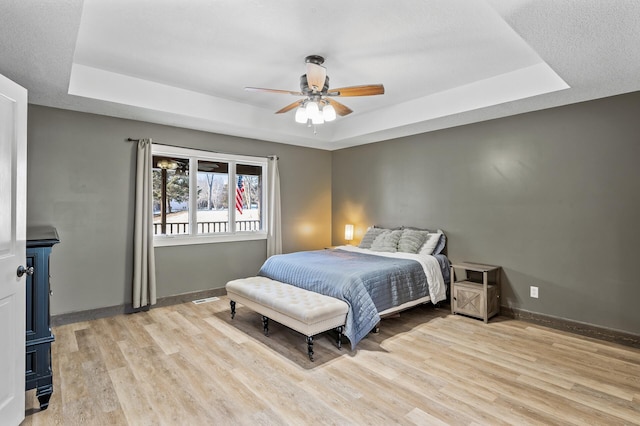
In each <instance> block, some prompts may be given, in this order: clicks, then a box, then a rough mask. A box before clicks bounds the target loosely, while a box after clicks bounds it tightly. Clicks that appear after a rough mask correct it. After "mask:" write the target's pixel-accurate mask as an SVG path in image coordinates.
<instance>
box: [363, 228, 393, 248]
mask: <svg viewBox="0 0 640 426" xmlns="http://www.w3.org/2000/svg"><path fill="white" fill-rule="evenodd" d="M384 231H388V230H387V229H384V228H376V227H375V226H372V227H371V228H369V229H367V232H366V233H365V234H364V237H362V241H360V245H358V247H360V248H363V249H370V248H371V244H373V240H375V239H376V237H377V236H378V235H380V234H382V233H383V232H384Z"/></svg>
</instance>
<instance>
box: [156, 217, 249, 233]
mask: <svg viewBox="0 0 640 426" xmlns="http://www.w3.org/2000/svg"><path fill="white" fill-rule="evenodd" d="M236 224H237V228H238V229H237V230H238V231H259V230H260V220H239V221H237V222H236ZM166 225H167V227H166V229H167V234H166V235H174V234H188V233H189V222H171V223H167V224H166ZM196 226H197V229H198V234H214V233H219V232H229V231H228V229H229V223H228V222H198V223H197V224H196ZM161 233H162V224H161V223H154V224H153V235H161Z"/></svg>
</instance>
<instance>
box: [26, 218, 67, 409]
mask: <svg viewBox="0 0 640 426" xmlns="http://www.w3.org/2000/svg"><path fill="white" fill-rule="evenodd" d="M59 242H60V239H59V238H58V233H57V231H56V229H55V228H51V227H33V228H28V229H27V270H29V271H31V269H30V268H31V267H33V270H32V271H33V273H31V272H28V273H27V279H26V286H27V288H26V291H27V327H26V329H27V330H26V331H27V335H26V340H27V345H26V365H25V367H26V386H25V390H30V389H36V396H37V397H38V401H40V409H41V410H44V409H46V408H47V407H48V406H49V399H50V398H51V394H52V393H53V374H52V371H51V343H52V342H53V341H54V339H55V338H54V336H53V333H52V332H51V326H50V321H49V318H50V316H49V295H50V289H49V255H50V254H51V249H52V248H53V246H54V245H55V244H57V243H59Z"/></svg>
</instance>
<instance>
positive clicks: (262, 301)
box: [226, 277, 349, 359]
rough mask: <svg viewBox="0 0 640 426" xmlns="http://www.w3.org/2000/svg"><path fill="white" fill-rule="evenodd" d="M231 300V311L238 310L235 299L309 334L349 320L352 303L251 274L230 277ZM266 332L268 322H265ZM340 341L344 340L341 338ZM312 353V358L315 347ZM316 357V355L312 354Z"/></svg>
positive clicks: (227, 286) (342, 324)
mask: <svg viewBox="0 0 640 426" xmlns="http://www.w3.org/2000/svg"><path fill="white" fill-rule="evenodd" d="M226 289H227V295H228V296H229V300H230V301H231V315H232V318H233V316H234V314H235V302H238V303H241V304H243V305H244V306H246V307H248V308H250V309H252V310H253V311H255V312H258V313H259V314H261V315H263V320H264V319H265V317H266V318H267V319H272V320H274V321H277V322H279V323H280V324H282V325H285V326H287V327H289V328H292V329H294V330H296V331H298V332H300V333H302V334H304V335H306V336H307V337H308V339H307V341H308V343H309V344H310V345H311V344H312V340H310V339H309V338H311V337H312V336H314V335H316V334H319V333H322V332H324V331H327V330H331V329H333V328H338V327H340V330H339V332H340V333H341V331H342V328H341V327H343V326H344V324H345V321H346V317H347V312H348V310H349V306H348V305H347V303H346V302H344V301H342V300H339V299H336V298H334V297H329V296H325V295H323V294H319V293H315V292H313V291H309V290H305V289H302V288H298V287H295V286H292V285H289V284H285V283H282V282H280V281H275V280H272V279H270V278H266V277H249V278H243V279H238V280H233V281H229V282H228V283H227V285H226ZM265 334H267V323H266V322H265ZM338 345H340V342H338ZM309 351H310V352H309V357H310V358H312V356H311V355H312V353H313V351H311V348H309ZM312 359H313V358H312Z"/></svg>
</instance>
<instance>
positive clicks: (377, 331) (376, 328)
mask: <svg viewBox="0 0 640 426" xmlns="http://www.w3.org/2000/svg"><path fill="white" fill-rule="evenodd" d="M371 331H373V332H374V333H375V334H378V333H380V323H377V324H376V326H375V327H373V330H371Z"/></svg>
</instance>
